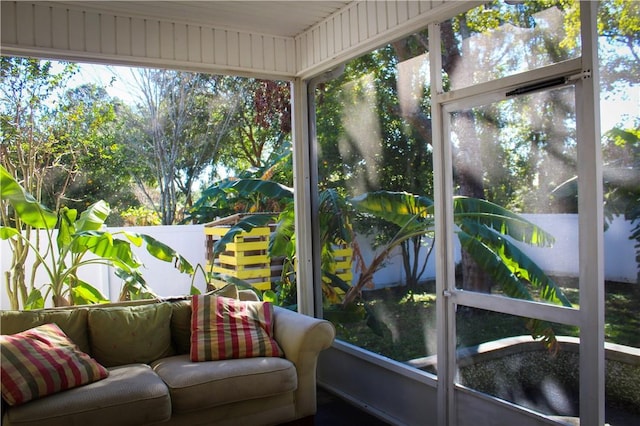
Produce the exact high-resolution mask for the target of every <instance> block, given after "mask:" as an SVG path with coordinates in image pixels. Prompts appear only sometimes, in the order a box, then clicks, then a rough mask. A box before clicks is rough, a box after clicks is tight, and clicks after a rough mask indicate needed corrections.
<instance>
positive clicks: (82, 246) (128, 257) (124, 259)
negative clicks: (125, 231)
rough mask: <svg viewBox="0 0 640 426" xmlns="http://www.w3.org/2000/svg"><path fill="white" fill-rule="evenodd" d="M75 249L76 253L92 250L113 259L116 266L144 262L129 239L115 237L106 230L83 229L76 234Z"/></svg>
mask: <svg viewBox="0 0 640 426" xmlns="http://www.w3.org/2000/svg"><path fill="white" fill-rule="evenodd" d="M73 250H74V252H75V253H82V252H85V251H87V250H88V251H90V252H91V253H93V254H95V255H96V256H97V257H99V258H102V259H107V260H110V261H112V262H113V263H114V264H116V266H118V265H120V266H122V265H126V267H129V268H137V267H140V266H142V263H141V262H140V261H139V260H138V259H137V257H136V256H135V255H134V253H133V251H132V250H131V244H129V242H128V241H124V240H120V239H117V238H113V235H112V234H111V233H109V232H105V231H82V232H78V233H76V234H75V235H74V242H73Z"/></svg>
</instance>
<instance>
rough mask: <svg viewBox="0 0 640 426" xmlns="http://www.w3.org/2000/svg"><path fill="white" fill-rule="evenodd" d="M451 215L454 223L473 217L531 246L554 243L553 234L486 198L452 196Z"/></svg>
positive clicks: (546, 245)
mask: <svg viewBox="0 0 640 426" xmlns="http://www.w3.org/2000/svg"><path fill="white" fill-rule="evenodd" d="M453 217H454V221H455V222H456V223H459V222H460V221H461V220H463V219H464V220H469V219H473V220H475V221H477V222H478V223H481V224H483V225H486V226H488V227H489V228H492V229H495V230H496V231H497V232H499V233H501V234H504V235H508V236H510V237H511V238H513V239H514V240H516V241H521V242H524V243H527V244H530V245H533V246H537V247H550V246H552V245H553V244H554V243H555V239H554V238H553V236H552V235H551V234H549V233H547V232H546V231H544V230H543V229H542V228H540V227H539V226H537V225H535V224H534V223H532V222H530V221H528V220H526V219H525V218H523V217H522V216H520V215H518V214H516V213H513V212H512V211H510V210H507V209H505V208H504V207H500V206H499V205H497V204H494V203H491V202H489V201H487V200H481V199H478V198H469V197H462V196H457V197H454V199H453Z"/></svg>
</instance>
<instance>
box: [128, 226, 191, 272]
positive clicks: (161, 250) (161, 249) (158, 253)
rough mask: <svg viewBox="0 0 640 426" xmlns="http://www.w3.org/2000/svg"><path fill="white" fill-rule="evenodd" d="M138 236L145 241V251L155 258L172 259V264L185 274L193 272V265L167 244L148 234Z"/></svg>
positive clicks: (167, 260)
mask: <svg viewBox="0 0 640 426" xmlns="http://www.w3.org/2000/svg"><path fill="white" fill-rule="evenodd" d="M140 237H141V238H142V239H143V240H144V242H145V243H146V248H147V251H148V252H149V253H150V254H151V255H152V256H153V257H155V258H157V259H160V260H164V261H165V262H172V261H174V262H175V264H174V266H175V267H176V268H177V269H178V270H179V271H180V272H184V273H186V274H189V275H191V274H193V272H194V269H193V265H191V263H189V262H188V261H187V259H185V258H184V257H182V255H180V254H179V253H178V252H176V251H175V250H174V249H172V248H171V247H169V246H168V245H166V244H164V243H162V242H160V241H158V240H156V239H155V238H153V237H151V236H150V235H146V234H140Z"/></svg>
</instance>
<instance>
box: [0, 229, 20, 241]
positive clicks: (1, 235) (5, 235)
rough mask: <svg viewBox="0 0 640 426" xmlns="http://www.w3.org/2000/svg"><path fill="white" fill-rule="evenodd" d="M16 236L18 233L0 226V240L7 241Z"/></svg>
mask: <svg viewBox="0 0 640 426" xmlns="http://www.w3.org/2000/svg"><path fill="white" fill-rule="evenodd" d="M16 235H20V231H18V230H17V229H16V228H11V227H9V226H0V240H8V239H9V238H13V237H15V236H16Z"/></svg>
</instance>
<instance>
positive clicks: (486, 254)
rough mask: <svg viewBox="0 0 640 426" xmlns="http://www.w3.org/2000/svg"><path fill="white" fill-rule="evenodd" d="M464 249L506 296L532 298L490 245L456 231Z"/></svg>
mask: <svg viewBox="0 0 640 426" xmlns="http://www.w3.org/2000/svg"><path fill="white" fill-rule="evenodd" d="M458 238H459V239H460V244H461V246H462V248H463V249H464V250H466V251H467V253H469V255H470V256H471V257H472V258H473V259H474V260H475V261H476V262H477V263H478V265H479V266H480V267H481V268H482V270H484V271H486V272H487V273H488V274H489V275H491V277H492V278H493V281H494V283H495V284H497V285H499V286H500V287H501V288H502V290H503V291H504V292H505V294H507V295H508V296H511V297H515V298H518V299H525V300H533V297H532V296H531V294H530V293H529V290H528V289H527V287H526V286H525V285H524V284H523V283H522V281H520V279H519V278H518V277H517V276H516V275H515V274H514V273H513V271H512V270H511V269H509V267H508V266H507V265H506V264H505V263H504V262H503V261H502V259H501V258H500V256H498V255H497V254H496V253H495V252H494V251H493V250H491V248H490V247H488V246H487V245H486V244H484V243H483V242H482V241H480V240H479V239H477V238H475V237H474V236H472V235H469V234H467V233H466V232H463V231H460V232H458Z"/></svg>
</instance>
